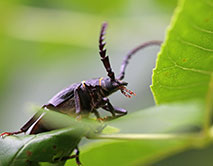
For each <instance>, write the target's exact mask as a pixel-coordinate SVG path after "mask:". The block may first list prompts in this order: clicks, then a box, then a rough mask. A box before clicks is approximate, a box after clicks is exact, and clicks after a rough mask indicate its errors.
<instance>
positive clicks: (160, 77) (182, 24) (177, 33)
mask: <svg viewBox="0 0 213 166" xmlns="http://www.w3.org/2000/svg"><path fill="white" fill-rule="evenodd" d="M212 10H213V4H212V1H211V0H196V1H194V0H186V1H184V0H181V1H180V4H179V6H178V8H177V9H176V14H175V15H174V16H173V19H172V23H171V25H170V27H169V30H168V34H167V38H166V41H165V43H164V44H163V47H162V49H161V52H160V53H159V56H158V60H157V65H156V68H155V70H154V74H153V85H152V86H151V88H152V91H153V94H154V97H155V101H156V103H158V104H161V103H167V102H174V101H180V100H188V99H192V98H201V99H203V100H205V99H206V97H207V95H208V94H213V89H211V88H210V87H211V86H212V84H213V65H212V64H213V42H212V41H213V22H212V18H213V12H212ZM212 101H213V98H211V102H212Z"/></svg>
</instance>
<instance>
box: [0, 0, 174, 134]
mask: <svg viewBox="0 0 213 166" xmlns="http://www.w3.org/2000/svg"><path fill="white" fill-rule="evenodd" d="M175 6H176V0H102V1H98V0H88V1H86V0H79V1H77V0H76V1H74V0H16V1H15V0H13V1H10V0H8V1H1V2H0V91H1V93H0V132H3V131H16V130H18V129H19V128H20V127H21V126H22V125H23V124H24V123H25V122H26V121H27V120H28V119H29V118H30V116H31V115H32V114H33V113H32V112H31V111H30V110H32V109H31V106H32V105H38V106H42V105H43V104H46V103H47V102H48V100H49V99H50V98H51V97H52V96H53V95H55V94H56V93H57V92H58V91H60V90H61V89H63V88H64V87H67V86H68V85H70V84H72V83H75V82H80V81H82V80H87V79H90V78H95V77H100V76H106V72H105V70H104V68H103V65H102V62H101V61H100V58H99V54H98V36H99V31H100V26H101V23H102V22H103V21H107V22H108V23H109V27H108V29H107V35H106V42H107V46H106V47H107V51H108V55H109V56H110V60H111V64H112V67H113V70H114V71H115V73H116V74H118V73H119V69H120V64H121V62H122V59H123V57H124V55H126V54H127V52H128V51H129V50H131V49H132V48H134V47H136V46H137V45H139V44H140V43H143V42H145V41H148V40H153V39H154V40H156V39H158V40H164V36H165V32H166V27H167V26H168V24H169V22H170V19H171V16H172V13H173V10H174V8H175ZM158 51H159V47H151V48H147V49H145V50H143V51H141V52H140V53H138V54H137V56H135V57H134V58H133V59H132V60H131V62H130V65H129V66H128V68H127V74H126V78H125V80H126V81H127V82H129V85H128V88H129V89H131V90H133V91H134V92H136V94H137V96H136V97H133V98H132V99H127V98H125V97H124V96H123V95H121V93H120V92H117V93H116V94H114V95H112V96H111V97H110V100H111V102H112V104H113V105H116V106H119V107H123V108H125V109H127V110H128V111H129V113H131V112H133V111H137V110H139V109H143V108H146V107H149V106H152V105H154V100H153V97H152V94H151V92H150V88H149V85H150V84H151V75H152V69H153V68H154V66H155V59H156V55H157V52H158Z"/></svg>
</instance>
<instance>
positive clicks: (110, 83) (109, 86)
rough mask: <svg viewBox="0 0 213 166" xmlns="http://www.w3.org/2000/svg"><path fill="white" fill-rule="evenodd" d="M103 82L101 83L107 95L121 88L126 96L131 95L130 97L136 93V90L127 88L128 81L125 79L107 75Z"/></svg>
mask: <svg viewBox="0 0 213 166" xmlns="http://www.w3.org/2000/svg"><path fill="white" fill-rule="evenodd" d="M101 83H102V84H101V85H102V88H103V90H104V93H105V95H106V96H108V95H110V94H112V93H114V92H116V91H118V90H120V91H121V92H122V93H123V94H124V95H125V96H126V97H129V98H130V97H131V95H135V93H134V92H132V91H130V90H128V89H127V88H126V86H127V84H128V83H127V82H125V81H121V80H118V79H114V80H112V79H111V78H109V77H105V78H102V80H101Z"/></svg>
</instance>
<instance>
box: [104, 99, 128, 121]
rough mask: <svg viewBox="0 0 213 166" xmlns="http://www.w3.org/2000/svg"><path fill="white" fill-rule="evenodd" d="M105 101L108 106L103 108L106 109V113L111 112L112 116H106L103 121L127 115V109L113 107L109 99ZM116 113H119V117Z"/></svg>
mask: <svg viewBox="0 0 213 166" xmlns="http://www.w3.org/2000/svg"><path fill="white" fill-rule="evenodd" d="M103 100H105V101H106V103H107V104H106V105H104V106H103V107H102V108H103V109H105V110H106V111H109V112H111V113H112V116H106V117H104V118H102V119H101V120H102V121H109V120H113V119H116V118H119V117H121V116H124V115H126V114H127V111H126V110H125V109H123V108H119V107H115V106H112V104H111V103H110V102H109V99H108V98H104V99H103ZM116 113H117V115H116Z"/></svg>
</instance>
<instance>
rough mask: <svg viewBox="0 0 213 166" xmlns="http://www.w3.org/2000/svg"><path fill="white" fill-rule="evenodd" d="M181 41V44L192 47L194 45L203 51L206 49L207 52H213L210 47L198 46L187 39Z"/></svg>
mask: <svg viewBox="0 0 213 166" xmlns="http://www.w3.org/2000/svg"><path fill="white" fill-rule="evenodd" d="M180 42H181V43H183V44H186V45H189V46H192V47H195V48H198V49H200V50H203V51H208V52H213V49H210V48H205V47H203V46H199V45H197V44H194V43H192V42H189V41H186V40H183V39H182V40H180Z"/></svg>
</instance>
